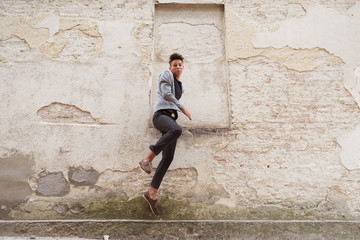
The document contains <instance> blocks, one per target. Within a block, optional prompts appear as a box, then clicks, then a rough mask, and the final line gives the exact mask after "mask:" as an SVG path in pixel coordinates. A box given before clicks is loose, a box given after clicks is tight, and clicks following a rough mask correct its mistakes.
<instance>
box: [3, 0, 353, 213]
mask: <svg viewBox="0 0 360 240" xmlns="http://www.w3.org/2000/svg"><path fill="white" fill-rule="evenodd" d="M359 10H360V1H358V0H351V1H330V0H329V1H328V0H296V1H288V0H278V1H262V0H259V1H235V0H226V1H223V0H186V1H180V0H159V1H145V0H137V1H127V0H114V1H88V0H80V1H60V0H56V1H50V2H46V1H22V0H16V1H15V2H14V1H10V0H3V1H1V3H0V27H1V29H2V30H1V32H0V50H1V52H0V75H1V80H0V85H1V86H0V96H1V99H2V101H1V102H0V110H1V112H2V117H1V118H0V136H2V137H1V138H0V161H1V163H2V166H3V167H2V168H1V170H0V186H1V190H2V191H3V192H5V193H6V194H1V196H0V207H1V208H0V218H2V219H10V218H12V219H58V218H65V219H66V218H84V219H90V218H98V217H101V218H105V219H106V218H126V219H144V218H146V219H147V218H149V219H152V217H151V216H150V215H151V213H150V212H149V215H147V212H146V210H147V208H146V210H145V207H144V206H145V205H144V206H143V205H142V203H143V200H142V198H141V195H142V193H143V192H144V191H145V190H146V189H147V188H148V185H149V183H150V181H151V178H152V175H146V174H143V173H142V172H141V170H140V169H139V168H138V162H139V161H140V160H141V159H142V158H143V157H144V156H145V155H146V154H147V153H148V151H149V149H148V146H149V145H150V144H153V143H154V141H155V140H156V139H158V138H159V137H160V136H161V133H159V132H157V131H156V130H155V129H154V128H152V127H151V126H149V123H150V122H151V114H152V111H153V110H152V108H153V106H152V104H153V100H154V96H155V95H154V90H155V89H156V83H157V78H158V75H159V74H160V72H161V71H163V70H165V69H167V68H168V62H167V61H168V60H167V58H168V56H169V54H171V53H172V52H173V51H179V52H180V53H182V54H183V55H184V57H185V69H184V75H183V76H182V78H183V84H184V88H185V92H184V95H183V97H182V102H183V103H184V104H185V105H186V106H187V107H188V109H189V111H190V112H191V114H192V117H193V121H191V122H189V121H187V120H186V118H185V117H184V116H183V115H182V114H179V116H180V117H179V123H180V125H181V126H183V133H182V136H181V137H180V138H179V140H178V144H177V150H176V153H175V159H174V161H173V162H172V164H171V166H170V168H169V171H168V172H167V174H166V176H165V178H164V182H163V183H162V185H161V189H160V191H159V197H160V201H161V200H163V205H162V210H163V214H164V215H163V216H164V219H216V218H219V219H248V218H251V219H263V218H264V216H265V215H266V216H265V218H268V219H279V218H280V219H281V218H282V217H285V218H287V219H298V218H301V219H318V218H320V219H321V218H326V219H329V218H330V219H358V218H359V216H360V211H359V209H360V201H359V198H358V196H359V194H360V188H359V187H358V182H359V181H360V177H359V169H360V159H359V156H360V153H359V147H358V146H359V139H360V131H359V125H360V118H359V116H360V109H359V101H360V100H359V99H360V98H359V97H360V94H359V92H360V70H359V69H360V65H359V64H360V59H359V54H358V53H359V52H360V49H359V45H358V42H360V32H359V28H358V24H359V22H360V19H359V16H360V15H359V12H360V11H359ZM150 125H151V124H150ZM160 159H161V157H160V156H159V157H157V158H155V160H154V162H153V167H154V169H153V170H155V168H156V167H157V165H158V163H159V161H160ZM146 207H147V206H146ZM266 209H267V210H266Z"/></svg>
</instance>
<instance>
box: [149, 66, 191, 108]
mask: <svg viewBox="0 0 360 240" xmlns="http://www.w3.org/2000/svg"><path fill="white" fill-rule="evenodd" d="M174 81H175V80H174V76H173V74H172V72H171V71H170V70H165V71H163V72H162V73H161V74H160V76H159V85H158V92H157V99H156V102H155V105H154V112H156V111H158V110H160V109H173V110H176V111H181V110H182V109H183V108H184V105H183V104H182V103H180V102H179V100H177V99H176V98H175V83H174ZM182 89H183V90H182V91H183V92H184V88H182Z"/></svg>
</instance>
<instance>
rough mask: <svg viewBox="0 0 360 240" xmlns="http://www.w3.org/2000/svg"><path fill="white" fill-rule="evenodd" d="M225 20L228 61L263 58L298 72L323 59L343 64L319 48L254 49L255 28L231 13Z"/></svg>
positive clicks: (306, 69)
mask: <svg viewBox="0 0 360 240" xmlns="http://www.w3.org/2000/svg"><path fill="white" fill-rule="evenodd" d="M226 18H227V20H226V24H227V25H226V27H227V42H228V47H227V49H228V59H229V60H230V61H237V60H242V59H248V58H250V57H258V56H263V57H267V58H268V59H270V60H273V61H275V62H277V63H279V64H282V65H284V66H286V67H287V68H288V69H291V70H296V71H299V72H304V71H312V70H314V69H316V68H317V67H319V66H320V65H321V63H322V62H323V61H322V59H323V58H325V59H326V60H327V61H331V62H340V63H343V61H342V59H341V58H339V57H337V56H334V55H333V54H331V53H329V52H328V51H326V49H322V48H319V47H314V48H311V49H296V48H291V47H288V46H284V47H282V48H274V47H267V48H255V47H254V46H253V44H252V42H251V41H252V40H253V38H255V37H256V30H255V28H253V27H251V26H248V25H246V24H245V23H242V22H241V19H240V18H239V17H238V16H237V15H236V14H234V13H233V12H231V11H228V12H227V13H226Z"/></svg>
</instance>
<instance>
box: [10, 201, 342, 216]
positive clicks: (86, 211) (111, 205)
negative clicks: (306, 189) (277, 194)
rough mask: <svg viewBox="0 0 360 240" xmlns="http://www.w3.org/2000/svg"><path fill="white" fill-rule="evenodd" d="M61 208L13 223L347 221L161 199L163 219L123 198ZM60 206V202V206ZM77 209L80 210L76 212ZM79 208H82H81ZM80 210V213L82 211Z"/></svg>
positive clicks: (17, 211) (27, 208)
mask: <svg viewBox="0 0 360 240" xmlns="http://www.w3.org/2000/svg"><path fill="white" fill-rule="evenodd" d="M61 200H62V201H61V204H63V205H67V206H68V207H69V209H68V210H67V212H66V213H65V214H62V215H61V214H59V213H58V212H56V211H55V210H53V206H54V205H55V204H56V201H55V200H54V199H53V201H41V200H39V201H33V202H27V203H25V204H22V205H20V206H18V207H16V208H14V209H13V210H12V211H11V213H10V216H11V218H13V219H163V220H201V219H227V220H238V219H248V220H256V219H261V220H266V219H269V220H294V219H297V220H303V219H322V218H327V219H344V218H343V216H339V215H336V213H324V212H321V211H319V210H318V209H316V208H313V209H291V208H285V207H280V206H259V207H252V208H251V207H235V208H232V207H228V206H225V205H220V204H206V203H200V202H190V201H187V200H182V201H180V200H173V199H170V198H161V201H160V207H159V208H160V216H154V215H153V214H152V212H151V211H150V209H149V206H148V203H147V202H146V201H145V200H144V199H143V198H142V197H136V198H133V199H131V200H127V199H122V198H101V199H100V198H98V199H95V198H92V199H82V200H80V199H76V200H71V199H68V200H67V202H64V200H63V199H61ZM59 203H60V202H59ZM73 206H77V209H75V210H74V209H73V208H72V207H73ZM79 206H80V207H79ZM79 209H80V210H79Z"/></svg>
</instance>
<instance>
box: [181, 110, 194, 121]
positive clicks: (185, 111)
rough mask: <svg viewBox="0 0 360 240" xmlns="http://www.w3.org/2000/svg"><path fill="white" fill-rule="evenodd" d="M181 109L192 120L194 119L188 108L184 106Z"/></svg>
mask: <svg viewBox="0 0 360 240" xmlns="http://www.w3.org/2000/svg"><path fill="white" fill-rule="evenodd" d="M181 111H182V112H183V113H184V114H185V115H186V116H187V117H188V118H189V119H190V120H192V119H191V114H190V113H189V111H188V110H187V109H186V108H183V109H182V110H181Z"/></svg>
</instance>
